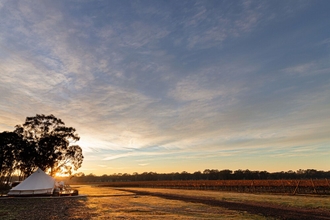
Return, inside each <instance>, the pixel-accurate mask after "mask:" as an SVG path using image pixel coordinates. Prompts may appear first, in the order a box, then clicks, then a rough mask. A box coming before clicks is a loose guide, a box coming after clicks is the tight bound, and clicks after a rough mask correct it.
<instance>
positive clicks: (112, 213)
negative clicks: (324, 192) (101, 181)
mask: <svg viewBox="0 0 330 220" xmlns="http://www.w3.org/2000/svg"><path fill="white" fill-rule="evenodd" d="M79 190H80V192H81V193H83V194H88V195H89V196H88V198H87V201H86V205H87V206H88V208H89V209H91V210H93V212H95V213H98V216H97V217H96V218H95V219H232V220H236V219H265V218H264V217H262V216H258V215H251V214H249V213H245V212H239V211H233V210H228V209H224V208H221V207H211V206H208V205H203V204H197V203H187V202H183V201H176V200H168V199H162V198H158V197H152V196H135V195H133V194H129V193H125V192H121V191H117V190H115V189H111V188H98V187H90V186H83V187H81V188H79ZM103 194H106V195H109V196H105V197H104V196H103ZM119 195H122V196H119Z"/></svg>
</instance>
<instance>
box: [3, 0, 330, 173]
mask: <svg viewBox="0 0 330 220" xmlns="http://www.w3.org/2000/svg"><path fill="white" fill-rule="evenodd" d="M329 11H330V2H329V1H327V0H319V1H312V0H311V1H298V0H295V1H290V0H278V1H221V0H217V1H211V0H209V1H191V0H189V1H183V0H182V1H146V0H141V1H108V0H104V1H102V0H95V1H89V0H81V1H79V0H72V1H60V0H59V1H50V0H49V1H47V0H43V1H38V0H35V1H25V0H24V1H23V0H22V1H20V0H0V30H1V31H0V73H1V74H0V94H1V96H0V131H6V130H13V129H14V126H15V125H16V124H22V123H23V122H24V120H25V118H26V117H27V116H34V115H36V114H54V115H55V116H56V117H58V118H61V119H62V120H63V121H64V122H65V123H66V125H67V126H72V127H75V128H76V129H77V132H78V134H79V135H80V136H81V140H80V141H79V143H78V144H79V145H80V146H81V147H82V148H83V152H84V156H85V161H84V163H83V166H82V168H81V169H80V170H79V171H81V172H84V173H86V174H88V173H94V174H98V175H102V174H111V173H133V172H139V173H141V172H149V171H153V172H166V173H168V172H181V171H187V172H194V171H198V170H201V171H203V170H204V169H219V170H222V169H231V170H236V169H251V170H268V171H281V170H284V171H287V170H297V169H307V168H314V169H320V170H330V163H329V162H328V160H329V156H330V56H329V55H330V53H329V52H330V29H329V26H330V13H329Z"/></svg>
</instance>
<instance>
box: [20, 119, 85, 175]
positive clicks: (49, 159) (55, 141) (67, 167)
mask: <svg viewBox="0 0 330 220" xmlns="http://www.w3.org/2000/svg"><path fill="white" fill-rule="evenodd" d="M15 133H16V134H18V135H19V136H21V137H22V139H23V140H24V141H25V142H26V145H25V147H24V149H22V151H21V152H20V154H19V157H20V161H21V163H20V164H19V168H20V170H21V171H22V172H23V173H24V175H25V176H28V175H30V174H31V173H32V172H33V171H34V170H35V169H36V168H37V167H39V168H41V169H43V170H46V171H48V172H49V173H50V174H51V175H55V174H56V172H64V173H67V174H71V173H72V170H77V169H78V168H80V167H81V164H82V162H83V159H84V156H83V154H82V149H81V147H80V146H78V145H73V143H75V142H76V141H78V140H79V139H80V137H79V136H78V134H77V133H76V129H75V128H73V127H66V126H65V123H64V122H63V121H62V120H61V119H58V118H56V117H55V116H54V115H47V116H46V115H42V114H41V115H39V114H37V115H36V116H34V117H27V118H26V120H25V123H24V124H23V125H16V129H15Z"/></svg>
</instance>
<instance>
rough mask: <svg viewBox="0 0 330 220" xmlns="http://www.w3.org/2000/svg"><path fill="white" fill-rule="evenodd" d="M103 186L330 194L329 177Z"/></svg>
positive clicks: (137, 182) (142, 182) (163, 182)
mask: <svg viewBox="0 0 330 220" xmlns="http://www.w3.org/2000/svg"><path fill="white" fill-rule="evenodd" d="M101 186H110V187H148V188H172V189H193V190H217V191H233V192H247V193H280V194H292V195H295V194H319V195H330V183H329V180H328V179H314V180H312V179H303V180H180V181H133V182H110V183H103V184H101Z"/></svg>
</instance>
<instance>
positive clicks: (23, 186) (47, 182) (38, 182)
mask: <svg viewBox="0 0 330 220" xmlns="http://www.w3.org/2000/svg"><path fill="white" fill-rule="evenodd" d="M54 188H55V180H54V179H53V178H52V177H51V176H48V175H47V174H46V173H45V172H44V171H42V170H41V169H40V168H38V170H37V171H36V172H34V173H33V174H31V176H29V177H28V178H26V179H25V180H24V181H23V182H21V183H20V184H18V185H17V186H15V187H14V188H12V189H11V190H10V191H9V193H8V195H9V196H31V195H52V194H53V191H54Z"/></svg>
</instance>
